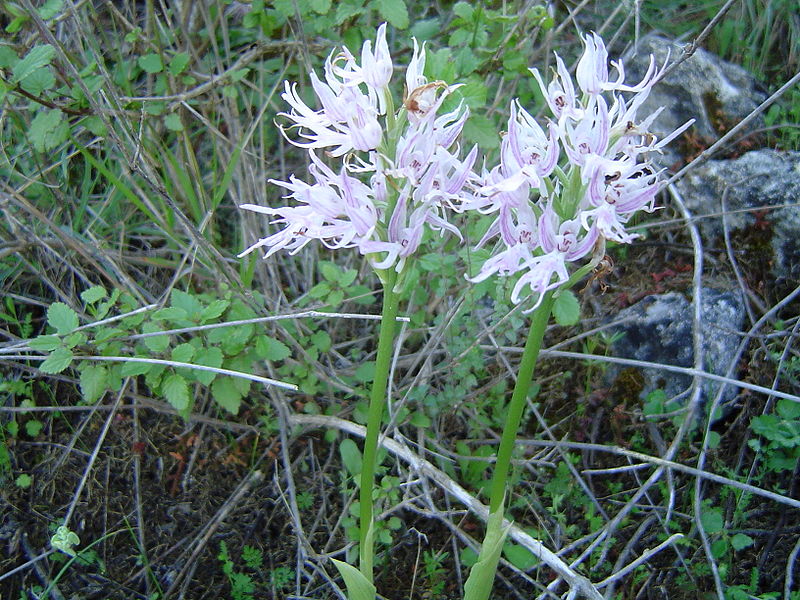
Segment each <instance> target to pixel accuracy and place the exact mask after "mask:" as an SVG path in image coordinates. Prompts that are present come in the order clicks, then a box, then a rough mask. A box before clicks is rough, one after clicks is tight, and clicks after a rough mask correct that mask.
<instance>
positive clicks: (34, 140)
mask: <svg viewBox="0 0 800 600" xmlns="http://www.w3.org/2000/svg"><path fill="white" fill-rule="evenodd" d="M27 136H28V140H29V141H30V143H31V144H32V145H33V148H34V150H36V151H37V152H47V151H49V150H52V149H53V148H55V147H56V146H58V145H59V144H61V143H62V142H63V141H64V140H66V139H67V138H68V137H69V125H68V124H67V123H66V121H64V114H63V113H62V112H61V111H60V110H58V109H57V108H54V109H49V110H41V111H39V112H38V113H36V116H35V117H34V118H33V120H32V121H31V124H30V127H28V133H27Z"/></svg>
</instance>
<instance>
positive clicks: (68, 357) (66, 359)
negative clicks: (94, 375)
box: [39, 348, 73, 374]
mask: <svg viewBox="0 0 800 600" xmlns="http://www.w3.org/2000/svg"><path fill="white" fill-rule="evenodd" d="M72 358H73V354H72V352H70V351H69V350H67V349H66V348H56V349H55V350H53V352H52V353H51V354H50V356H48V357H47V358H46V359H45V361H44V362H43V363H42V364H41V365H39V370H40V371H41V372H42V373H50V374H55V373H61V371H63V370H64V369H66V368H67V367H68V366H69V365H70V363H71V362H72Z"/></svg>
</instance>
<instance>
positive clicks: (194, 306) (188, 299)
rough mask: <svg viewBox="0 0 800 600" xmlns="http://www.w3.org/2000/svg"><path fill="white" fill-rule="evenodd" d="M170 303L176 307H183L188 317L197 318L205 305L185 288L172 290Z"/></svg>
mask: <svg viewBox="0 0 800 600" xmlns="http://www.w3.org/2000/svg"><path fill="white" fill-rule="evenodd" d="M169 298H170V304H171V305H172V306H174V307H176V308H182V309H183V310H184V311H185V312H186V316H187V318H189V319H191V320H193V321H194V320H196V319H198V318H199V317H200V314H201V313H202V312H203V305H202V304H200V301H199V300H198V299H197V298H196V297H195V296H193V295H192V294H188V293H186V292H184V291H183V290H172V293H171V294H170V297H169Z"/></svg>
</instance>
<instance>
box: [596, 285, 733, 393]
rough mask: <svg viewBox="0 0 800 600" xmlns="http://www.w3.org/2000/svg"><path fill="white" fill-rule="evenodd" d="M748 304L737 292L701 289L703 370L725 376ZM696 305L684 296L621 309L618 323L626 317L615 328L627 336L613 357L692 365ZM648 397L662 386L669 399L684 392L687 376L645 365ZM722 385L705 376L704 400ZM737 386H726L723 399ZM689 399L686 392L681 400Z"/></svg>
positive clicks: (657, 298)
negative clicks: (745, 306)
mask: <svg viewBox="0 0 800 600" xmlns="http://www.w3.org/2000/svg"><path fill="white" fill-rule="evenodd" d="M744 315H745V312H744V305H743V304H742V299H741V297H740V295H739V294H738V293H737V292H733V291H727V292H720V291H717V290H713V289H709V288H703V290H702V319H701V322H702V325H701V328H702V333H703V353H704V357H705V367H704V370H705V371H706V372H708V373H713V374H716V375H725V373H726V372H727V370H728V368H729V362H730V360H731V357H732V356H733V355H734V353H735V352H736V348H737V346H738V345H739V342H740V337H739V335H738V332H739V331H741V328H742V326H743V324H744ZM692 318H693V308H692V305H691V304H690V303H689V301H688V300H687V299H686V298H685V297H684V296H683V295H681V294H678V293H675V292H672V293H668V294H660V295H652V296H647V297H645V298H643V299H642V300H640V301H639V302H637V303H636V304H634V305H633V306H630V307H628V308H626V309H624V310H622V311H620V313H619V315H618V317H617V318H616V319H615V321H617V320H619V321H624V322H623V323H621V324H620V325H618V326H616V327H615V329H614V331H615V332H619V333H623V334H624V335H623V336H622V337H621V338H620V339H619V340H618V341H616V342H615V343H614V344H613V347H612V350H613V352H614V355H615V356H619V357H622V358H632V359H636V360H643V361H648V362H654V363H659V364H666V365H674V366H678V367H690V368H691V367H693V366H694V347H693V344H694V341H693V337H692ZM619 371H620V369H619V368H615V369H611V370H610V373H609V376H610V377H615V376H616V374H618V373H619ZM642 374H643V375H644V382H645V383H644V389H643V390H642V392H641V394H640V397H641V398H642V399H644V398H645V397H646V396H647V395H648V394H649V393H650V392H652V391H653V390H656V389H662V390H664V391H665V392H666V394H667V397H669V398H672V397H675V396H680V395H681V394H682V393H683V392H685V391H686V390H688V389H689V387H690V386H691V382H692V378H691V377H690V376H688V375H683V374H679V373H672V372H669V371H665V370H660V369H642ZM718 389H719V383H717V382H711V381H709V380H705V381H704V383H703V393H704V396H705V399H706V400H707V399H712V398H713V397H714V394H715V393H716V391H717V390H718ZM736 391H737V390H736V389H735V388H733V387H732V386H726V390H725V393H724V395H723V397H722V402H723V403H725V402H729V401H730V400H732V399H733V398H734V396H735V395H736ZM687 401H688V394H683V396H682V403H685V402H687Z"/></svg>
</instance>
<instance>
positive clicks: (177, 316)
mask: <svg viewBox="0 0 800 600" xmlns="http://www.w3.org/2000/svg"><path fill="white" fill-rule="evenodd" d="M187 317H188V315H187V314H186V311H185V310H183V309H182V308H178V307H177V306H167V307H164V308H160V309H158V310H157V311H156V312H154V313H153V317H152V318H153V319H154V320H156V321H185V320H186V318H187Z"/></svg>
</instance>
